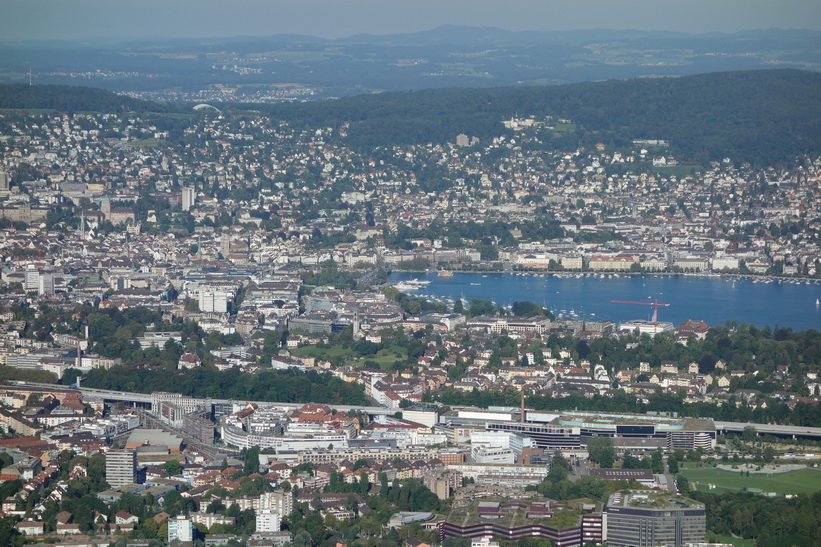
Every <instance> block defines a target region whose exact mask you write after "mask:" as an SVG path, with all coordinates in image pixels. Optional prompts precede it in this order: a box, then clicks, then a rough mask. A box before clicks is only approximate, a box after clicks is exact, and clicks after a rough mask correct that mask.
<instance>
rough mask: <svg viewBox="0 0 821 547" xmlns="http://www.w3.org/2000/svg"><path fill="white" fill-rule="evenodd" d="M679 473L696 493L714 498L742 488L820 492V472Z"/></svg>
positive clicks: (786, 492)
mask: <svg viewBox="0 0 821 547" xmlns="http://www.w3.org/2000/svg"><path fill="white" fill-rule="evenodd" d="M681 472H682V474H683V475H684V476H685V477H687V479H688V480H689V481H690V484H691V485H692V486H694V487H695V486H697V487H698V490H700V491H702V492H713V493H716V494H720V493H721V492H722V491H725V490H733V491H738V490H741V489H742V488H747V489H759V490H762V491H764V492H775V493H776V494H800V493H802V492H805V493H811V492H816V491H818V490H821V471H817V470H814V469H801V470H798V471H788V472H786V473H773V474H770V475H767V474H757V473H751V474H750V476H749V477H748V476H747V474H746V473H745V474H744V475H743V476H742V475H741V473H740V472H738V471H724V470H722V469H684V470H682V471H681ZM696 483H698V485H696ZM707 484H714V485H715V486H716V488H714V489H713V490H709V489H708V487H707Z"/></svg>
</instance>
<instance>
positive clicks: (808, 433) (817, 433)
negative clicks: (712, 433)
mask: <svg viewBox="0 0 821 547" xmlns="http://www.w3.org/2000/svg"><path fill="white" fill-rule="evenodd" d="M713 424H715V426H716V433H722V434H726V433H743V432H744V429H745V428H748V427H752V428H754V429H755V431H756V433H758V434H759V435H772V436H774V437H782V438H787V439H812V440H815V441H817V440H821V427H806V426H803V425H778V424H756V423H751V422H717V421H715V420H714V421H713Z"/></svg>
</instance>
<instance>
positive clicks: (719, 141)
mask: <svg viewBox="0 0 821 547" xmlns="http://www.w3.org/2000/svg"><path fill="white" fill-rule="evenodd" d="M819 90H821V74H818V73H814V72H803V71H798V70H791V69H786V70H758V71H744V72H722V73H711V74H702V75H697V76H684V77H680V78H643V79H634V80H612V81H604V82H589V83H581V84H569V85H562V86H549V87H521V88H490V89H487V88H485V89H467V88H465V89H462V88H460V89H430V90H423V91H411V92H395V93H383V94H377V95H360V96H356V97H349V98H344V99H338V100H330V101H318V102H312V103H299V104H277V105H267V106H260V105H255V108H259V109H262V110H264V111H267V112H268V113H269V114H271V115H273V116H275V117H278V118H281V119H286V120H290V121H292V122H295V123H301V124H305V125H306V126H338V125H340V124H342V123H345V122H350V123H351V126H350V129H349V131H348V134H349V137H348V141H349V142H350V144H351V145H353V146H375V145H391V144H414V143H427V142H439V143H441V142H453V141H454V139H455V137H456V135H457V134H459V133H465V134H467V135H469V136H476V137H479V138H480V139H482V140H483V141H484V142H487V141H486V139H489V138H492V137H494V136H498V135H501V134H503V133H504V131H505V130H504V127H503V126H502V124H501V120H503V119H509V118H511V117H512V116H515V115H519V116H531V115H534V116H537V117H539V116H546V115H553V116H559V117H563V118H570V119H571V120H573V121H574V122H576V124H577V131H576V132H575V134H572V135H568V136H565V137H563V139H565V140H567V139H570V140H571V141H572V140H576V141H578V143H579V144H583V145H591V144H594V143H596V142H604V143H606V144H616V145H619V144H627V143H629V141H631V140H632V139H664V140H668V141H670V143H671V147H672V150H673V152H674V153H676V154H678V155H679V156H680V159H683V160H685V161H690V162H697V163H704V162H706V161H708V160H720V159H722V158H724V157H728V156H729V157H731V158H733V160H735V161H748V162H750V163H752V164H755V165H773V164H777V163H779V162H782V161H789V160H790V159H791V158H793V157H794V156H796V155H799V154H805V153H810V154H818V153H819V151H820V150H819V149H820V148H821V93H819ZM565 144H568V143H567V142H565ZM570 144H572V142H571V143H570Z"/></svg>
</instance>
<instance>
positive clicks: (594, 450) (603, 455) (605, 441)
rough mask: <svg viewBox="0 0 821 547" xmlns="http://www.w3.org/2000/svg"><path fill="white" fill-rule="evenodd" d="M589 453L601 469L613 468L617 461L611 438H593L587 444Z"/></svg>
mask: <svg viewBox="0 0 821 547" xmlns="http://www.w3.org/2000/svg"><path fill="white" fill-rule="evenodd" d="M587 453H588V454H589V457H590V459H591V460H593V461H594V462H596V463H598V464H599V467H605V468H609V467H613V462H614V461H615V460H616V449H615V448H614V447H613V439H611V438H610V437H593V438H591V439H590V440H589V441H588V443H587Z"/></svg>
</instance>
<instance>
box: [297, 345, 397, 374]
mask: <svg viewBox="0 0 821 547" xmlns="http://www.w3.org/2000/svg"><path fill="white" fill-rule="evenodd" d="M291 352H292V353H293V354H294V355H303V356H306V357H314V358H316V359H322V360H328V361H330V360H332V359H334V358H337V357H342V358H344V359H345V361H346V362H348V363H352V364H353V365H354V366H357V367H367V368H381V369H383V370H388V369H390V368H391V367H393V364H394V363H395V362H396V361H402V362H404V361H405V359H407V358H408V352H407V350H406V349H405V348H403V347H400V346H389V347H387V348H384V349H381V350H379V352H377V353H376V354H374V355H366V356H364V357H361V356H360V355H359V354H358V353H357V352H356V351H354V350H353V349H351V348H343V347H342V346H331V347H329V348H320V347H317V346H302V347H299V348H296V349H293V350H291Z"/></svg>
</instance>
